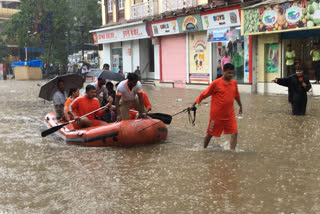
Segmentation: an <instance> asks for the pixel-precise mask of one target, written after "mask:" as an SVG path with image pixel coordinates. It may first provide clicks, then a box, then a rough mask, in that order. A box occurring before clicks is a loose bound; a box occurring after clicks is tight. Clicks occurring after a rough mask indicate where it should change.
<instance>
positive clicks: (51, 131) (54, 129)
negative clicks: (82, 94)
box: [41, 106, 105, 137]
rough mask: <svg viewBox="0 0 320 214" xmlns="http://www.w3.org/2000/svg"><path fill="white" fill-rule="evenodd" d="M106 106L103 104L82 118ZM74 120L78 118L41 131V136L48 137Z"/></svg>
mask: <svg viewBox="0 0 320 214" xmlns="http://www.w3.org/2000/svg"><path fill="white" fill-rule="evenodd" d="M104 107H105V106H103V107H101V108H98V109H96V110H94V111H92V112H90V113H88V114H85V115H82V116H81V117H80V118H83V117H86V116H88V115H90V114H92V113H94V112H96V111H99V110H101V109H103V108H104ZM74 121H76V120H70V121H69V122H66V123H64V124H61V125H58V126H54V127H52V128H50V129H47V130H45V131H43V132H41V137H46V136H48V135H49V134H52V133H54V132H56V131H58V130H59V129H61V128H62V127H64V126H66V125H68V124H70V123H73V122H74Z"/></svg>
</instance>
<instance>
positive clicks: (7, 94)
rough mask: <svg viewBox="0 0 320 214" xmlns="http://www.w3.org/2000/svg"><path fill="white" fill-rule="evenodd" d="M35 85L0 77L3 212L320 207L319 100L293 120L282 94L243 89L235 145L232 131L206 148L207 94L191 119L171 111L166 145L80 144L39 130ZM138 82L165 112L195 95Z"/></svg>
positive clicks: (42, 108) (41, 105)
mask: <svg viewBox="0 0 320 214" xmlns="http://www.w3.org/2000/svg"><path fill="white" fill-rule="evenodd" d="M39 84H41V82H39V81H14V80H8V81H0V91H1V92H0V107H1V111H0V120H1V122H0V189H1V191H0V213H320V167H319V166H320V163H319V159H320V141H319V139H320V108H319V106H320V99H319V98H316V97H308V106H307V116H305V117H297V116H292V115H291V114H290V113H291V106H290V105H289V104H288V102H287V96H264V95H255V94H254V95H249V94H241V100H242V104H243V110H244V114H243V118H238V119H237V122H238V129H239V137H238V146H237V151H236V152H231V151H229V150H228V148H229V145H228V141H229V137H230V136H222V137H221V138H217V139H214V140H215V141H214V143H213V142H212V141H211V143H210V144H209V146H208V148H207V149H203V148H202V141H203V137H204V136H205V131H206V128H207V125H208V120H209V118H208V114H209V104H210V98H208V99H206V100H204V101H203V103H202V104H201V105H200V106H199V107H198V111H197V118H196V126H194V127H193V126H191V124H190V123H189V121H188V115H187V114H186V113H182V114H179V115H177V116H175V117H174V118H173V121H172V123H171V125H169V126H168V131H169V134H168V139H167V141H166V142H164V143H161V144H153V145H145V146H138V147H130V148H113V147H107V148H84V147H77V146H70V145H66V144H65V143H64V142H63V141H62V140H61V139H59V138H58V137H57V136H55V135H50V136H47V137H45V138H42V137H41V136H40V133H41V131H43V130H45V129H46V126H45V125H44V123H43V118H44V116H45V114H46V113H47V112H49V111H51V110H53V105H52V103H51V102H47V101H46V102H44V101H43V100H41V99H40V98H38V94H39V90H40V87H39ZM144 89H145V91H146V92H147V93H148V95H149V99H150V102H151V104H152V106H153V111H152V112H161V113H166V114H174V113H177V112H179V111H181V110H183V109H184V108H186V107H187V106H189V105H190V104H191V103H193V102H194V100H195V99H196V97H197V96H198V95H199V93H200V92H201V91H200V90H185V89H171V88H170V89H169V88H154V87H152V86H145V87H144ZM176 99H181V101H177V100H176ZM236 109H237V110H238V107H237V105H236Z"/></svg>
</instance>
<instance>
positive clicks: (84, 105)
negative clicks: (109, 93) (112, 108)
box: [70, 95, 105, 129]
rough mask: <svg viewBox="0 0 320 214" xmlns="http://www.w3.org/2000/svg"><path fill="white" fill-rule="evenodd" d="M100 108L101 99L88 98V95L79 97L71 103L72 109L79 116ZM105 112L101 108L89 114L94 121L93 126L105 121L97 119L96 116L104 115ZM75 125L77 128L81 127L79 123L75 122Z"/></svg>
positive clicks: (89, 117)
mask: <svg viewBox="0 0 320 214" xmlns="http://www.w3.org/2000/svg"><path fill="white" fill-rule="evenodd" d="M98 108H100V103H99V100H98V99H97V98H92V99H88V98H87V95H84V96H82V97H78V98H77V99H75V100H74V101H73V103H71V104H70V110H72V112H74V113H75V114H76V115H77V116H78V117H80V116H82V115H85V114H88V113H90V112H92V111H94V110H97V109H98ZM104 114H105V111H104V110H99V111H97V112H95V113H92V114H89V115H88V116H87V118H88V119H89V120H90V121H91V122H92V124H93V126H97V125H99V124H100V123H101V122H103V121H101V120H96V119H94V117H95V116H98V117H102V116H104ZM73 125H74V127H75V128H76V129H78V128H79V126H78V124H77V123H73Z"/></svg>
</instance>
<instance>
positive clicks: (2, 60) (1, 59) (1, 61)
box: [0, 38, 8, 63]
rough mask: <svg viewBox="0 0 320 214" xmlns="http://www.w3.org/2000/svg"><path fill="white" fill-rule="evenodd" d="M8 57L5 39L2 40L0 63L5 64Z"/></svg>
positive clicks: (0, 41)
mask: <svg viewBox="0 0 320 214" xmlns="http://www.w3.org/2000/svg"><path fill="white" fill-rule="evenodd" d="M7 56H8V52H7V45H6V43H5V42H4V41H3V39H1V38H0V63H3V62H4V57H7Z"/></svg>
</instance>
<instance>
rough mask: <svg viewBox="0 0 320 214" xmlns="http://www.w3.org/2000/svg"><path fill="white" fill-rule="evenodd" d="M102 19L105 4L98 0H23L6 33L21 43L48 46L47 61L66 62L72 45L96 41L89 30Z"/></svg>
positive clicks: (9, 39)
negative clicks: (99, 2) (102, 5)
mask: <svg viewBox="0 0 320 214" xmlns="http://www.w3.org/2000/svg"><path fill="white" fill-rule="evenodd" d="M79 5H81V6H80V7H79ZM50 16H51V17H52V18H48V17H50ZM100 23H101V8H100V5H99V4H97V1H96V0H21V4H20V12H19V13H17V14H14V15H13V16H12V17H11V19H9V20H7V21H6V22H5V28H4V32H3V35H5V36H6V38H7V42H9V41H15V43H17V44H18V45H19V47H24V46H25V45H27V46H33V47H43V48H45V49H46V53H43V55H42V56H41V58H46V61H45V63H54V64H58V63H62V64H65V63H66V62H67V57H68V52H69V50H68V49H72V46H74V47H81V44H82V42H84V43H92V35H91V34H90V33H89V30H91V29H93V28H95V27H96V26H100V25H101V24H100ZM37 26H38V27H37ZM77 26H78V27H77ZM79 26H81V29H80V27H79ZM40 28H41V29H43V28H44V29H45V30H42V31H39V29H40ZM81 30H82V31H83V40H81ZM33 32H37V34H36V35H33ZM45 56H46V57H45Z"/></svg>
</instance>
